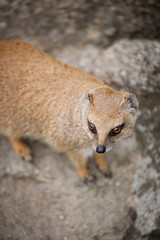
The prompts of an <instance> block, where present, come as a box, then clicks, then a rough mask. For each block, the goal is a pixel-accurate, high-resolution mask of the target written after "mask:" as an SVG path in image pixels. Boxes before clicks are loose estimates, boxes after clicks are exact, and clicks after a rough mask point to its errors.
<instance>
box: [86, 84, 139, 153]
mask: <svg viewBox="0 0 160 240" xmlns="http://www.w3.org/2000/svg"><path fill="white" fill-rule="evenodd" d="M137 110H138V101H137V98H136V96H135V95H133V94H130V93H128V92H125V91H116V90H114V89H112V88H108V87H101V88H98V89H94V90H91V91H89V92H87V93H84V95H83V127H84V129H85V131H86V132H87V134H88V135H89V138H90V139H91V141H92V145H93V147H94V149H95V151H96V152H97V153H104V152H107V151H109V150H111V148H112V147H113V145H114V143H115V141H117V140H120V139H121V138H124V137H127V136H129V135H131V133H132V132H133V128H134V125H135V122H136V118H137Z"/></svg>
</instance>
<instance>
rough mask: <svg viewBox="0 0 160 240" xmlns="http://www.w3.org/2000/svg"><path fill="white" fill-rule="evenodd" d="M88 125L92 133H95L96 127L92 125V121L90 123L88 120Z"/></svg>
mask: <svg viewBox="0 0 160 240" xmlns="http://www.w3.org/2000/svg"><path fill="white" fill-rule="evenodd" d="M88 127H89V130H90V131H91V132H92V133H94V134H96V133H97V130H96V127H95V125H94V124H93V123H91V122H89V121H88Z"/></svg>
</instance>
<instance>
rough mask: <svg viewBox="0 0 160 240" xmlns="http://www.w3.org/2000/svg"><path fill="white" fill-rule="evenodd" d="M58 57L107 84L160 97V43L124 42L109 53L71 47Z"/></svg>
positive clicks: (96, 49) (113, 46)
mask: <svg viewBox="0 0 160 240" xmlns="http://www.w3.org/2000/svg"><path fill="white" fill-rule="evenodd" d="M53 55H54V53H53ZM56 56H57V58H59V59H60V60H63V61H65V62H66V63H68V64H70V65H73V66H75V67H78V68H81V69H83V70H85V71H89V72H91V73H93V74H94V75H96V76H98V77H99V78H101V79H102V80H103V81H104V82H106V83H107V84H110V85H113V86H117V87H119V88H124V87H125V88H126V89H132V91H134V92H135V93H136V94H145V93H146V94H150V93H157V94H158V93H160V42H159V41H150V40H142V41H139V40H133V41H130V40H127V39H125V40H121V41H118V42H116V43H114V44H113V45H112V46H111V47H109V48H107V49H106V50H103V49H100V48H98V47H96V46H93V45H88V46H85V47H83V50H82V48H79V49H77V47H74V46H72V47H71V46H70V47H66V48H64V49H63V50H62V51H61V53H60V54H57V55H56ZM77 58H78V59H79V61H77V60H76V59H77Z"/></svg>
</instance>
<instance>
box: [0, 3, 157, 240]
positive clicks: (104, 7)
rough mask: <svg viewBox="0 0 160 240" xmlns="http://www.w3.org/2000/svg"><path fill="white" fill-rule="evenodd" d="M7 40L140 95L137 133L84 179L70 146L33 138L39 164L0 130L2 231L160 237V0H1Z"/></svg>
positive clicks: (90, 238) (12, 236)
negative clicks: (107, 169) (93, 179)
mask: <svg viewBox="0 0 160 240" xmlns="http://www.w3.org/2000/svg"><path fill="white" fill-rule="evenodd" d="M0 8H1V10H0V16H1V22H0V31H1V32H0V37H1V39H10V38H20V39H23V40H25V41H28V42H30V43H32V44H35V45H36V46H37V47H39V48H41V49H43V50H45V51H47V52H48V53H50V54H51V55H52V56H54V57H56V58H58V59H60V60H62V61H64V62H66V63H68V64H70V65H73V66H76V67H78V68H81V69H83V70H85V71H88V72H91V73H93V74H95V75H96V76H98V77H100V78H101V79H102V80H103V81H104V82H106V83H107V84H109V85H111V86H113V87H116V88H117V89H122V88H123V89H126V90H129V91H131V92H133V93H136V94H137V97H138V99H139V102H140V111H139V118H138V121H137V125H136V128H135V133H134V134H133V135H132V137H130V138H127V139H125V140H123V141H122V142H120V143H118V144H117V146H115V148H114V149H113V150H112V151H111V152H110V153H108V154H107V156H106V160H108V161H109V163H110V166H111V168H112V172H113V178H112V179H106V178H104V177H103V176H102V175H101V174H100V173H99V172H98V171H97V169H96V167H95V166H94V164H93V162H92V160H91V159H90V163H89V166H90V168H91V169H92V171H93V172H95V175H97V177H98V181H97V183H96V184H89V185H85V184H83V183H82V182H81V181H80V180H79V178H78V176H77V174H76V172H75V170H74V167H73V166H72V164H71V163H70V161H69V160H68V158H67V156H66V155H65V154H57V153H56V152H54V150H52V149H50V148H49V147H48V146H46V145H44V144H42V143H40V142H38V141H32V140H27V141H28V144H29V145H30V146H31V149H32V151H33V153H34V164H28V163H26V162H24V161H21V160H20V159H18V157H17V156H16V154H15V153H14V151H13V150H12V148H11V146H10V144H9V143H8V142H7V140H6V138H5V137H4V136H2V135H1V136H0V142H1V144H0V240H1V239H2V240H21V239H24V240H39V239H42V240H159V239H160V41H159V36H160V28H159V27H160V26H159V25H160V24H159V23H160V14H159V9H160V8H159V4H158V3H157V1H153V0H150V1H147V2H146V1H123V3H122V1H102V0H101V1H84V0H79V1H77V2H73V1H72V0H67V1H56V0H54V1H51V0H47V1H31V0H26V1H21V0H14V1H12V2H11V3H10V1H7V0H1V2H0Z"/></svg>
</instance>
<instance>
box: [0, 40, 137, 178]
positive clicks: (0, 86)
mask: <svg viewBox="0 0 160 240" xmlns="http://www.w3.org/2000/svg"><path fill="white" fill-rule="evenodd" d="M137 110H138V101H137V98H136V96H135V95H133V94H130V93H128V92H125V91H117V90H115V89H112V88H111V87H109V86H107V85H105V84H104V83H103V82H102V81H101V80H99V79H98V78H97V77H95V76H93V75H91V74H89V73H86V72H83V71H81V70H78V69H76V68H74V67H71V66H69V65H66V64H64V63H62V62H60V61H58V60H56V59H54V58H52V57H51V56H49V55H47V54H46V53H45V52H43V51H41V50H39V49H37V48H36V47H34V46H32V45H30V44H28V43H25V42H23V41H21V40H4V41H0V133H1V134H3V135H5V136H6V137H7V138H8V140H9V142H10V143H11V145H12V146H13V148H14V150H15V151H16V153H17V154H18V155H19V156H21V157H23V158H24V159H25V160H27V161H31V159H32V157H31V150H30V149H29V147H28V146H27V145H26V144H25V143H24V142H23V141H22V139H23V138H32V139H39V140H41V141H43V142H45V143H47V144H49V145H50V146H51V147H52V148H53V149H55V150H57V151H59V152H66V153H67V155H68V157H69V158H70V160H71V161H72V162H73V164H74V165H75V168H76V170H77V172H78V174H79V176H80V178H81V179H82V180H84V181H92V180H93V179H94V177H93V176H92V174H91V173H90V171H89V170H88V168H87V160H88V157H89V156H91V155H92V154H93V153H94V160H95V162H96V165H97V166H98V168H99V170H100V171H101V172H102V173H103V174H104V175H105V176H109V175H110V173H109V170H108V167H107V163H106V161H105V160H104V153H105V152H107V151H109V150H110V149H111V148H112V147H113V145H114V142H115V141H117V140H119V139H121V138H123V137H127V136H129V135H131V133H132V131H133V128H134V125H135V122H136V118H137Z"/></svg>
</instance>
